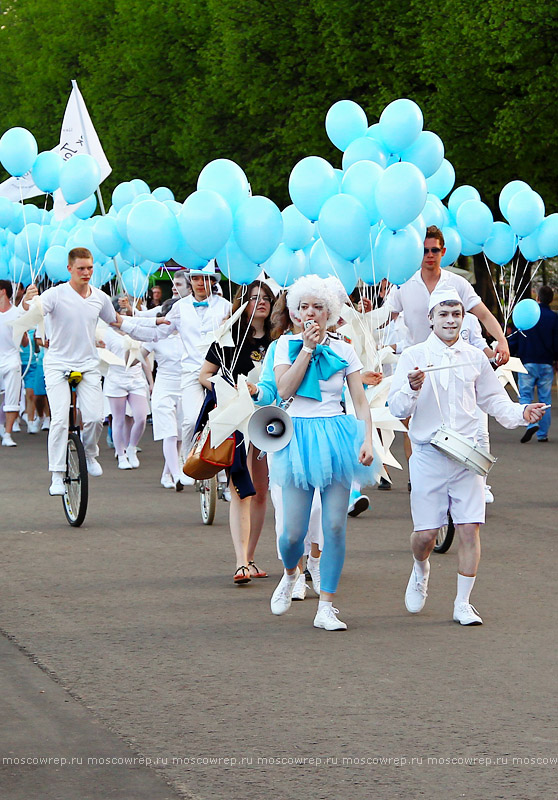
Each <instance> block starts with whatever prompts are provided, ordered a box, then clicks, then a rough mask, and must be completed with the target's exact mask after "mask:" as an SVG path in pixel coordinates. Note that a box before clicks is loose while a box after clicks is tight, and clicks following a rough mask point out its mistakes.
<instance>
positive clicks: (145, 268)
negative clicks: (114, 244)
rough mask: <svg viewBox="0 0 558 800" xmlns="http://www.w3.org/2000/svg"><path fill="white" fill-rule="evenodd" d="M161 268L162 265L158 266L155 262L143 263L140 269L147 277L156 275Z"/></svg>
mask: <svg viewBox="0 0 558 800" xmlns="http://www.w3.org/2000/svg"><path fill="white" fill-rule="evenodd" d="M161 266H162V265H161V264H157V263H156V262H155V261H142V263H141V264H139V268H140V269H141V271H142V272H145V274H146V275H154V274H155V273H156V272H159V270H160V269H161Z"/></svg>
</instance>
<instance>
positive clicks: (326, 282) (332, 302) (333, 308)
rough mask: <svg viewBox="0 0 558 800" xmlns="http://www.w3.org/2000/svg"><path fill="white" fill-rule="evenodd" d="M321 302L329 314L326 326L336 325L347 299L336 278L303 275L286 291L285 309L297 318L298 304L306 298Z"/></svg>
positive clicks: (341, 285)
mask: <svg viewBox="0 0 558 800" xmlns="http://www.w3.org/2000/svg"><path fill="white" fill-rule="evenodd" d="M309 297H314V298H316V300H321V301H322V303H323V304H324V305H325V307H326V308H327V310H328V312H329V316H328V319H327V326H328V327H330V326H331V325H336V324H337V322H338V320H339V317H340V316H341V309H342V307H343V304H344V302H345V300H346V299H347V292H346V291H345V289H344V288H343V284H342V283H341V281H340V280H338V278H334V277H329V278H320V276H319V275H304V276H303V277H302V278H299V279H298V280H297V281H295V282H294V283H293V285H292V286H290V287H289V288H288V289H287V308H288V309H289V311H290V312H291V314H292V315H293V316H294V317H295V318H298V317H299V314H298V309H299V308H300V304H301V303H302V301H303V300H304V299H306V298H309Z"/></svg>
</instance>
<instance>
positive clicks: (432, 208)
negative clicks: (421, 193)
mask: <svg viewBox="0 0 558 800" xmlns="http://www.w3.org/2000/svg"><path fill="white" fill-rule="evenodd" d="M433 197H435V195H430V196H429V197H428V199H427V200H426V203H425V204H424V208H423V209H422V213H421V216H422V218H423V220H424V224H425V225H426V227H427V228H428V227H430V225H435V226H436V227H437V228H440V230H441V229H442V227H443V225H444V212H443V211H442V209H441V208H440V206H439V205H438V204H437V203H436V202H435V201H434V200H433V199H432V198H433ZM436 199H437V198H436Z"/></svg>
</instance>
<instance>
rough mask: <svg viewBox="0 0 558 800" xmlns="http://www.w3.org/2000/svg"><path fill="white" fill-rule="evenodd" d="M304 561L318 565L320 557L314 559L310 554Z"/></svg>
mask: <svg viewBox="0 0 558 800" xmlns="http://www.w3.org/2000/svg"><path fill="white" fill-rule="evenodd" d="M306 560H307V561H309V562H310V563H311V564H319V563H320V556H318V557H317V558H316V556H313V555H312V554H311V553H310V554H309V555H308V558H307V559H306Z"/></svg>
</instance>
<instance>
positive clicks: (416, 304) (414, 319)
mask: <svg viewBox="0 0 558 800" xmlns="http://www.w3.org/2000/svg"><path fill="white" fill-rule="evenodd" d="M444 285H446V286H452V287H453V288H454V289H456V290H457V292H458V294H459V296H460V298H461V300H462V302H463V305H464V306H465V311H470V310H471V309H472V308H474V307H475V306H477V305H478V304H479V303H481V302H482V300H481V299H480V297H479V296H478V294H477V293H476V292H475V290H474V289H473V287H472V286H471V284H470V283H469V282H468V281H466V280H465V278H462V277H461V275H455V274H454V273H453V272H448V271H447V269H443V270H442V274H441V275H440V280H439V281H438V283H437V284H436V289H441V288H442V286H444ZM387 302H388V303H389V305H390V308H391V310H392V311H396V312H397V313H401V312H402V311H403V312H404V314H405V325H406V326H407V328H408V330H409V339H408V344H409V345H413V344H419V342H424V341H426V339H428V337H429V336H430V330H431V328H430V320H429V319H428V304H429V302H430V292H429V291H428V288H427V286H426V284H425V282H424V281H423V279H422V275H421V271H420V269H419V270H418V271H417V272H415V274H414V275H413V276H412V277H411V278H409V280H408V281H406V282H405V283H403V284H402V285H401V286H398V287H393V288H392V289H391V290H390V292H389V295H388V298H387Z"/></svg>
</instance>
